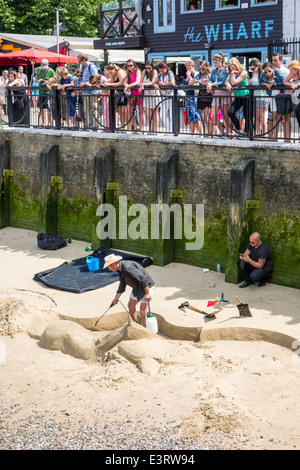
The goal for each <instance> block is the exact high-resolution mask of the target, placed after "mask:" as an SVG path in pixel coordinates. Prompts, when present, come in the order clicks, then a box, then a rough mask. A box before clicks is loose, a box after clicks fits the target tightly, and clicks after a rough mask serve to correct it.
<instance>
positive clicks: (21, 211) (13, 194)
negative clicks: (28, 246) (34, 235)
mask: <svg viewBox="0 0 300 470" xmlns="http://www.w3.org/2000/svg"><path fill="white" fill-rule="evenodd" d="M40 211H41V207H40V201H39V198H38V197H37V196H35V195H33V194H32V193H31V192H30V191H29V190H24V189H21V187H20V186H19V185H18V184H16V183H15V182H14V181H12V182H11V188H10V225H11V227H17V228H25V229H28V230H36V231H37V232H39V231H41V229H42V227H41V223H40Z"/></svg>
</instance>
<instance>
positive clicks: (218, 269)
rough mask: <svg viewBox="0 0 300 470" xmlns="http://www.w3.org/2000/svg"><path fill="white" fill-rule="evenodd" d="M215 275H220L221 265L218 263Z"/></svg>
mask: <svg viewBox="0 0 300 470" xmlns="http://www.w3.org/2000/svg"><path fill="white" fill-rule="evenodd" d="M217 273H218V274H221V265H220V263H218V264H217Z"/></svg>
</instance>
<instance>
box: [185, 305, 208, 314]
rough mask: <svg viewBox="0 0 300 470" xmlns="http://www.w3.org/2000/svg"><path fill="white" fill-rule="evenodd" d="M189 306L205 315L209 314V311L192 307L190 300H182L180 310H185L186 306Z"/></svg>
mask: <svg viewBox="0 0 300 470" xmlns="http://www.w3.org/2000/svg"><path fill="white" fill-rule="evenodd" d="M186 307H187V308H189V309H191V310H195V312H199V313H203V314H204V315H208V314H207V312H204V310H200V308H196V307H192V305H190V304H189V303H188V302H182V304H180V305H179V307H178V308H179V310H183V311H184V312H185V311H186V310H185V308H186Z"/></svg>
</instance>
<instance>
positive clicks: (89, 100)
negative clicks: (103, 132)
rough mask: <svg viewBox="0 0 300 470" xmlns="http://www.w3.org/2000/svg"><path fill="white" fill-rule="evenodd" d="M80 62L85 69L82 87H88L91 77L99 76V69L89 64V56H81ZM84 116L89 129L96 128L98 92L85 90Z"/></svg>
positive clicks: (83, 97) (83, 94)
mask: <svg viewBox="0 0 300 470" xmlns="http://www.w3.org/2000/svg"><path fill="white" fill-rule="evenodd" d="M77 58H78V62H79V64H80V65H81V67H82V69H83V74H82V80H81V82H80V86H82V87H88V86H89V78H90V76H91V75H98V68H97V67H96V65H95V64H92V63H90V62H89V57H88V55H87V54H79V56H78V57H77ZM82 99H83V109H84V116H85V119H86V124H87V127H89V128H96V119H95V115H94V111H95V109H97V106H98V105H97V90H86V89H85V90H84V91H83V93H82Z"/></svg>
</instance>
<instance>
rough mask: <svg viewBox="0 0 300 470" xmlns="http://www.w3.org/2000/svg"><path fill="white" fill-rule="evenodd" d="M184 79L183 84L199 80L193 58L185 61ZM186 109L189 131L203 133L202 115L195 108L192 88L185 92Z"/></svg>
mask: <svg viewBox="0 0 300 470" xmlns="http://www.w3.org/2000/svg"><path fill="white" fill-rule="evenodd" d="M185 68H186V80H185V85H191V86H192V85H197V84H199V80H198V79H197V78H196V76H197V73H196V72H195V63H194V61H193V60H187V61H186V63H185ZM185 94H186V100H185V102H186V110H187V118H188V121H189V123H190V127H191V133H192V135H194V134H195V133H196V131H198V133H199V134H200V135H201V134H203V127H202V122H201V121H202V115H201V111H200V110H199V109H198V108H197V97H196V96H195V91H194V90H189V89H187V90H186V92H185Z"/></svg>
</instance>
